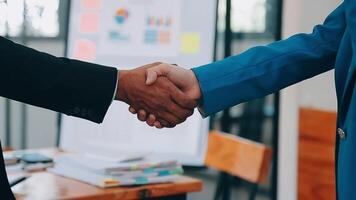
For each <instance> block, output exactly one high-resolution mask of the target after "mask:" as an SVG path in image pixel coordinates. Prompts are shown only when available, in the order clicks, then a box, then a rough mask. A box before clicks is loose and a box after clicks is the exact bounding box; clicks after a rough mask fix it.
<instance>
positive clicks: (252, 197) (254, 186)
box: [248, 183, 258, 200]
mask: <svg viewBox="0 0 356 200" xmlns="http://www.w3.org/2000/svg"><path fill="white" fill-rule="evenodd" d="M257 191H258V184H255V183H254V184H252V186H251V192H250V196H249V198H248V199H249V200H255V198H256V194H257Z"/></svg>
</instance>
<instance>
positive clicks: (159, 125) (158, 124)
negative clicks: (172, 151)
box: [154, 121, 163, 129]
mask: <svg viewBox="0 0 356 200" xmlns="http://www.w3.org/2000/svg"><path fill="white" fill-rule="evenodd" d="M154 126H155V127H156V128H158V129H161V128H163V126H162V125H161V122H159V121H155V123H154Z"/></svg>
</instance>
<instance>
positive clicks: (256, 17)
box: [231, 0, 266, 33]
mask: <svg viewBox="0 0 356 200" xmlns="http://www.w3.org/2000/svg"><path fill="white" fill-rule="evenodd" d="M231 6H232V8H231V9H232V10H231V18H232V19H231V30H232V32H241V33H249V32H255V33H263V32H265V30H266V0H234V1H232V3H231Z"/></svg>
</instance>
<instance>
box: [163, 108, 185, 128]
mask: <svg viewBox="0 0 356 200" xmlns="http://www.w3.org/2000/svg"><path fill="white" fill-rule="evenodd" d="M159 119H163V120H164V121H166V122H168V124H166V123H162V121H160V122H161V124H162V125H163V126H164V127H167V128H173V127H175V126H176V125H177V124H179V123H180V122H181V121H182V120H181V119H179V118H178V117H176V116H174V115H173V114H171V113H170V112H167V111H163V112H160V113H159Z"/></svg>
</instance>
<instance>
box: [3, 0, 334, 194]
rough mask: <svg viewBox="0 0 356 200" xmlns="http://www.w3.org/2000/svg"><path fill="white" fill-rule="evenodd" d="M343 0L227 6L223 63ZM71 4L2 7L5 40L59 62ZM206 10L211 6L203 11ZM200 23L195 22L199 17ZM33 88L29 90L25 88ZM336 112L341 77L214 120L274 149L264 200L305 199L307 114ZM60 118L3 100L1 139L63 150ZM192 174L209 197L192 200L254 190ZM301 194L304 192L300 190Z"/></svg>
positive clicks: (26, 2)
mask: <svg viewBox="0 0 356 200" xmlns="http://www.w3.org/2000/svg"><path fill="white" fill-rule="evenodd" d="M339 3H340V0H314V1H308V0H219V1H218V8H217V10H218V14H217V16H218V20H217V32H216V33H217V34H216V53H215V59H216V60H220V59H222V58H224V57H227V56H230V55H234V54H238V53H240V52H242V51H244V50H246V49H248V48H250V47H253V46H256V45H265V44H268V43H270V42H273V41H276V40H279V39H282V38H286V37H288V36H290V35H293V34H295V33H298V32H311V31H312V27H313V26H314V25H316V24H318V23H322V22H323V19H324V18H325V17H326V16H327V14H328V13H329V12H331V11H332V10H333V9H334V8H336V6H337V5H338V4H339ZM68 5H69V1H67V0H0V35H1V36H5V37H7V38H10V39H11V40H13V41H15V42H17V43H20V44H23V45H26V46H29V47H32V48H35V49H38V50H41V51H44V52H48V53H50V54H53V55H56V56H64V55H65V51H66V35H67V27H68ZM202 7H204V5H202ZM192 17H194V16H192ZM24 87H26V86H24ZM301 107H302V108H312V109H317V110H322V111H328V112H335V111H336V98H335V92H334V84H333V72H328V73H326V74H323V75H321V76H318V77H317V78H316V79H313V80H308V81H305V82H303V83H301V84H298V85H296V86H293V87H290V88H288V89H286V90H283V91H282V92H281V93H280V94H273V95H269V96H267V97H264V98H261V99H257V100H254V101H251V102H248V103H244V104H241V105H238V106H235V107H232V108H230V109H228V110H225V111H223V112H220V113H217V114H216V115H215V116H213V117H212V118H211V122H210V127H211V129H217V130H222V131H224V132H228V133H231V134H234V135H238V136H241V137H244V138H247V139H251V140H254V141H257V142H261V143H264V144H266V145H269V146H271V147H272V148H273V150H274V153H273V162H272V167H271V170H270V173H269V177H268V180H267V181H266V182H265V183H264V184H262V185H260V187H259V189H258V195H257V199H261V200H262V199H277V197H278V199H297V198H299V199H301V197H303V196H301V194H302V191H298V184H299V183H300V181H301V180H299V179H298V172H300V171H299V170H298V160H299V159H302V158H299V157H298V150H300V149H298V146H299V143H298V141H300V137H299V129H298V127H299V116H300V108H301ZM58 116H59V115H58V113H55V112H52V111H48V110H45V109H41V108H37V107H33V106H28V105H25V104H22V103H19V102H16V101H11V100H8V99H4V98H1V99H0V139H1V141H2V144H3V146H6V147H11V148H13V149H25V148H44V147H55V146H57V145H58V126H59V117H58ZM186 173H187V174H189V175H191V176H194V177H198V178H200V179H202V180H204V185H205V186H204V191H202V192H200V193H196V194H192V195H190V196H189V199H213V197H214V195H215V193H216V185H217V184H218V183H222V184H224V183H226V184H229V186H231V188H232V190H231V199H247V198H248V195H249V192H250V188H251V184H250V183H248V182H245V181H243V180H240V179H238V178H237V177H228V178H226V176H224V175H223V174H222V173H220V172H218V171H215V170H211V169H207V168H201V167H196V168H192V167H187V168H186ZM299 188H300V187H299Z"/></svg>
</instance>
